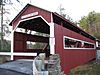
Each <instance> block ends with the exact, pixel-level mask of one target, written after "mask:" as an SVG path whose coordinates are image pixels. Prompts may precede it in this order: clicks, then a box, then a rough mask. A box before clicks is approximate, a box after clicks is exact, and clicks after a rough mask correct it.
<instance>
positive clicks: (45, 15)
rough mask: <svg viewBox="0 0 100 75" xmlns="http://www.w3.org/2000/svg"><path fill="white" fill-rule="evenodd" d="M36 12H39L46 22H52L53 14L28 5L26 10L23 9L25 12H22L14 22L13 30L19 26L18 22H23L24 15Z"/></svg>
mask: <svg viewBox="0 0 100 75" xmlns="http://www.w3.org/2000/svg"><path fill="white" fill-rule="evenodd" d="M34 12H38V15H41V16H42V17H43V18H45V20H46V21H47V22H51V12H49V11H46V10H43V9H40V8H38V7H35V6H32V5H27V7H26V8H24V9H23V12H21V13H20V14H19V15H18V16H17V18H15V19H14V20H13V22H12V24H13V28H15V27H16V25H17V24H18V22H19V21H20V20H21V17H22V16H23V15H27V14H30V13H34Z"/></svg>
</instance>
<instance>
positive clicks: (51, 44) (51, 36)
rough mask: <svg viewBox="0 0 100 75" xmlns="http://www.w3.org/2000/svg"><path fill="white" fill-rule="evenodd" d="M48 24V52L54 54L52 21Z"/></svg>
mask: <svg viewBox="0 0 100 75" xmlns="http://www.w3.org/2000/svg"><path fill="white" fill-rule="evenodd" d="M49 25H50V38H49V45H50V54H55V36H54V23H52V22H51V23H49Z"/></svg>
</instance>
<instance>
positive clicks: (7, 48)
mask: <svg viewBox="0 0 100 75" xmlns="http://www.w3.org/2000/svg"><path fill="white" fill-rule="evenodd" d="M3 41H4V42H3V49H2V50H1V49H0V52H9V51H10V50H11V44H10V41H7V40H3ZM0 48H1V41H0Z"/></svg>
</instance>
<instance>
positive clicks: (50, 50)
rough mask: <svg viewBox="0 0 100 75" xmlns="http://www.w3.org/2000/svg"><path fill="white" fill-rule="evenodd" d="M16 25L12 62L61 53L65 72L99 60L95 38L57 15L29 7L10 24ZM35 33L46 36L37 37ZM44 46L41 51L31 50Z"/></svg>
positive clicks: (14, 27)
mask: <svg viewBox="0 0 100 75" xmlns="http://www.w3.org/2000/svg"><path fill="white" fill-rule="evenodd" d="M10 25H11V26H13V32H12V33H13V35H12V36H13V39H12V47H11V59H12V60H16V59H33V58H34V56H37V55H38V54H39V53H46V56H49V55H50V54H55V53H57V54H59V55H60V58H61V66H62V70H63V71H64V72H65V73H66V74H68V73H69V71H70V70H71V69H72V68H74V67H76V66H78V65H81V64H84V63H87V62H89V61H91V60H93V59H95V57H96V40H95V38H94V37H93V36H91V35H89V34H88V33H86V32H84V31H83V30H82V29H80V28H79V27H77V26H76V25H75V24H73V23H71V22H70V21H69V20H67V19H65V18H64V17H62V16H60V15H59V14H57V13H55V12H50V11H47V10H44V9H42V8H39V7H36V6H33V5H30V4H27V5H26V6H25V7H24V8H23V9H22V11H21V12H20V13H19V14H18V15H17V16H16V17H15V18H14V19H13V20H12V22H11V23H10ZM34 31H35V32H38V33H43V35H42V36H40V35H34ZM30 43H31V45H34V44H35V43H43V44H44V45H43V47H41V48H39V49H38V48H36V49H35V48H30V47H29V46H31V45H30Z"/></svg>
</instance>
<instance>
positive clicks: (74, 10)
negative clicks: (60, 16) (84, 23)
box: [12, 0, 100, 21]
mask: <svg viewBox="0 0 100 75" xmlns="http://www.w3.org/2000/svg"><path fill="white" fill-rule="evenodd" d="M12 2H13V7H15V8H16V7H17V6H18V7H17V8H16V9H17V10H18V11H19V10H21V9H22V8H23V7H24V6H25V5H26V4H27V3H30V2H31V4H33V5H35V6H38V7H41V8H44V9H46V10H49V11H53V12H55V11H56V12H58V8H59V6H60V5H62V7H63V8H65V13H66V14H67V15H69V16H70V17H71V18H72V19H73V20H74V21H79V20H80V19H81V17H82V16H86V15H88V13H89V12H91V11H95V12H100V8H99V7H100V0H20V2H21V4H19V3H18V2H16V0H12ZM13 11H15V13H13V14H16V15H17V13H18V11H16V10H13Z"/></svg>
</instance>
